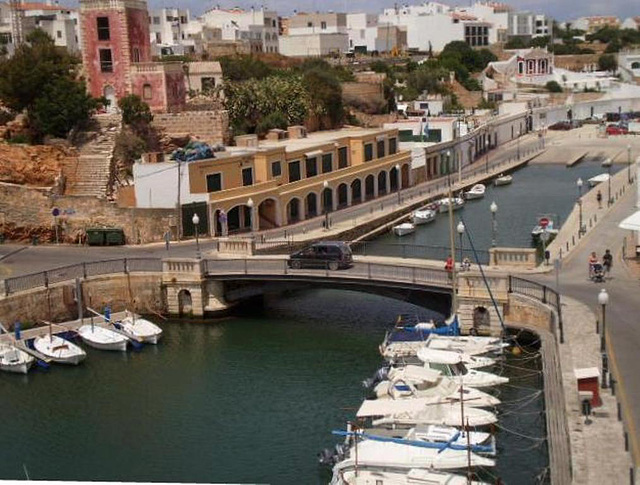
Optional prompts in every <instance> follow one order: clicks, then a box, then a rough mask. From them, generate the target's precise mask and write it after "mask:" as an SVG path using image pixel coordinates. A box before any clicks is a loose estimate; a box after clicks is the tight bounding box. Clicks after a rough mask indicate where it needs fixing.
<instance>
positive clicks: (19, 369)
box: [0, 362, 33, 374]
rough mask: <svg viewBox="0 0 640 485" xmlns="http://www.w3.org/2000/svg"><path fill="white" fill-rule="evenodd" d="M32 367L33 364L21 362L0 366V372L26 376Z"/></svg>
mask: <svg viewBox="0 0 640 485" xmlns="http://www.w3.org/2000/svg"><path fill="white" fill-rule="evenodd" d="M32 365H33V362H29V363H27V362H21V363H19V364H0V370H3V371H5V372H12V373H13V374H26V373H27V372H29V369H30V368H31V366H32Z"/></svg>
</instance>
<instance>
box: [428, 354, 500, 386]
mask: <svg viewBox="0 0 640 485" xmlns="http://www.w3.org/2000/svg"><path fill="white" fill-rule="evenodd" d="M421 350H422V349H421ZM422 356H423V357H425V358H426V359H428V360H425V363H424V366H425V367H426V368H428V369H431V370H437V371H440V372H442V375H443V376H446V377H450V378H451V379H453V380H454V381H456V382H458V383H459V384H460V385H463V386H465V387H477V388H482V387H493V386H498V385H500V384H506V383H507V382H509V379H508V378H507V377H502V376H498V375H495V374H492V373H490V372H483V371H479V370H476V369H468V368H467V367H466V366H465V365H464V363H463V362H462V357H461V356H460V355H458V354H456V353H454V352H441V353H431V354H429V355H427V354H426V353H425V352H423V354H422Z"/></svg>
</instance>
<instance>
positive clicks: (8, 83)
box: [0, 29, 78, 111]
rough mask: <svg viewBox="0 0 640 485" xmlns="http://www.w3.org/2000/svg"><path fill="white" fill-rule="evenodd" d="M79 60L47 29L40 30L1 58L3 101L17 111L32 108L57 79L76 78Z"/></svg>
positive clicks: (0, 77)
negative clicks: (57, 44) (68, 52)
mask: <svg viewBox="0 0 640 485" xmlns="http://www.w3.org/2000/svg"><path fill="white" fill-rule="evenodd" d="M77 63H78V62H77V59H75V58H73V57H71V56H70V55H69V54H67V53H66V52H65V51H64V50H61V49H58V48H56V46H55V44H54V42H53V39H51V37H49V36H48V35H47V34H46V33H45V32H44V31H42V30H40V29H36V30H34V31H33V32H31V33H30V34H29V35H28V36H27V43H25V44H22V45H21V46H20V47H18V48H17V49H16V52H15V54H14V55H13V57H11V58H9V59H4V60H2V61H0V100H1V101H2V103H3V104H4V105H5V106H7V107H8V108H10V109H12V110H13V111H22V110H24V109H28V108H29V107H30V106H32V105H33V103H34V102H35V100H36V99H37V98H38V97H40V96H41V95H42V92H43V90H44V88H45V86H47V85H48V84H49V83H50V82H52V81H53V80H54V79H58V78H61V77H66V78H72V79H73V78H75V77H76V73H75V68H76V65H77Z"/></svg>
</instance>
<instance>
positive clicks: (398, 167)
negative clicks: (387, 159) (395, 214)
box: [396, 163, 402, 205]
mask: <svg viewBox="0 0 640 485" xmlns="http://www.w3.org/2000/svg"><path fill="white" fill-rule="evenodd" d="M401 182H402V181H401V180H400V164H398V163H396V184H398V186H397V187H396V189H397V191H398V205H400V204H401V203H402V199H401V198H400V186H401Z"/></svg>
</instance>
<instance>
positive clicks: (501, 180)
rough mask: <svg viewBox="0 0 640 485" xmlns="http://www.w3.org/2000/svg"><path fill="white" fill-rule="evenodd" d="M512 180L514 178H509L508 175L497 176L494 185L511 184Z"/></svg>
mask: <svg viewBox="0 0 640 485" xmlns="http://www.w3.org/2000/svg"><path fill="white" fill-rule="evenodd" d="M511 182H513V179H512V178H507V177H504V178H503V177H501V178H497V179H496V180H495V181H494V185H495V186H497V187H499V186H501V185H509V184H510V183H511Z"/></svg>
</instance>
